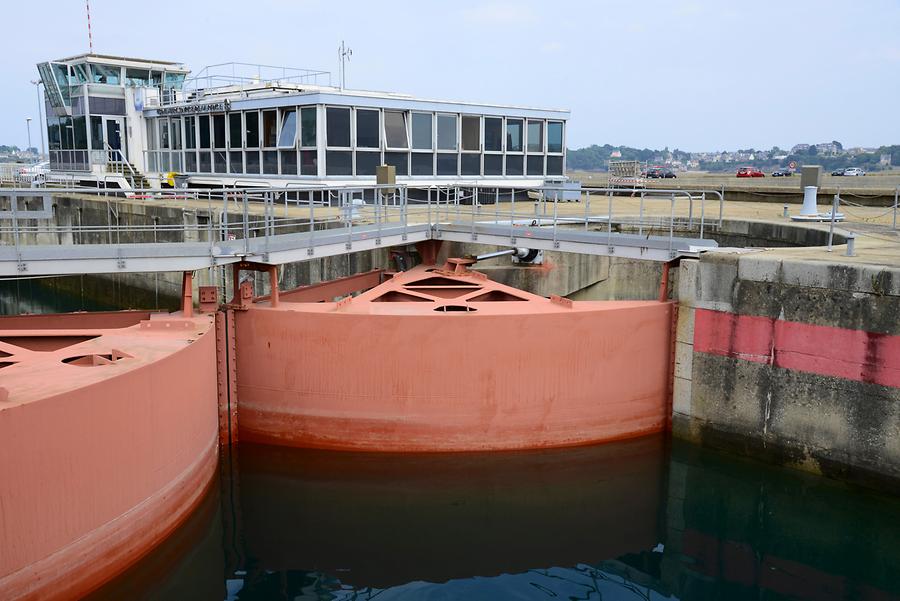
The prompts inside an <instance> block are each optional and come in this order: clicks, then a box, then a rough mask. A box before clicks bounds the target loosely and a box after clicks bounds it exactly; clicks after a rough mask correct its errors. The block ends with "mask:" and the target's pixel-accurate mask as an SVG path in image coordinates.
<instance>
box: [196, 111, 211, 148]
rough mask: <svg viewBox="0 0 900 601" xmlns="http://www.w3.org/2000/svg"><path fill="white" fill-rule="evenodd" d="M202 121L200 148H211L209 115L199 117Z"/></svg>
mask: <svg viewBox="0 0 900 601" xmlns="http://www.w3.org/2000/svg"><path fill="white" fill-rule="evenodd" d="M197 119H198V120H199V122H200V126H199V128H198V129H199V130H200V148H209V147H210V146H209V115H200V116H199V117H197Z"/></svg>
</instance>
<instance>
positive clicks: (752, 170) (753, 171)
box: [737, 167, 766, 177]
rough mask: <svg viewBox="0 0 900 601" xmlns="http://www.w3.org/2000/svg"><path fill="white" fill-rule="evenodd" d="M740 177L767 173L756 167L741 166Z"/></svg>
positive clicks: (758, 175) (763, 175) (759, 175)
mask: <svg viewBox="0 0 900 601" xmlns="http://www.w3.org/2000/svg"><path fill="white" fill-rule="evenodd" d="M737 176H738V177H765V176H766V174H765V173H763V172H762V171H760V170H759V169H757V168H756V167H741V168H740V169H738V171H737Z"/></svg>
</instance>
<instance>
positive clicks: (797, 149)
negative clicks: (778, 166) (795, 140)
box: [791, 144, 809, 154]
mask: <svg viewBox="0 0 900 601" xmlns="http://www.w3.org/2000/svg"><path fill="white" fill-rule="evenodd" d="M807 150H809V144H794V146H792V147H791V154H800V153H801V152H806V151H807Z"/></svg>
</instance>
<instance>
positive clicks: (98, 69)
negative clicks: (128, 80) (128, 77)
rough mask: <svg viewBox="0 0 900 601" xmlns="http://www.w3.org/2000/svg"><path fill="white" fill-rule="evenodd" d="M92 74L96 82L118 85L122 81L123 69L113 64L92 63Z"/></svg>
mask: <svg viewBox="0 0 900 601" xmlns="http://www.w3.org/2000/svg"><path fill="white" fill-rule="evenodd" d="M91 76H92V79H93V82H94V83H105V84H108V85H111V86H117V85H119V84H120V83H121V81H120V80H121V77H122V69H121V68H120V67H114V66H112V65H93V64H92V65H91Z"/></svg>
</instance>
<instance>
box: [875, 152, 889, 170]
mask: <svg viewBox="0 0 900 601" xmlns="http://www.w3.org/2000/svg"><path fill="white" fill-rule="evenodd" d="M878 164H879V165H883V166H885V167H890V166H891V154H890V153H887V154H883V155H881V158H880V159H879V161H878Z"/></svg>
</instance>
